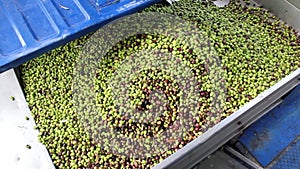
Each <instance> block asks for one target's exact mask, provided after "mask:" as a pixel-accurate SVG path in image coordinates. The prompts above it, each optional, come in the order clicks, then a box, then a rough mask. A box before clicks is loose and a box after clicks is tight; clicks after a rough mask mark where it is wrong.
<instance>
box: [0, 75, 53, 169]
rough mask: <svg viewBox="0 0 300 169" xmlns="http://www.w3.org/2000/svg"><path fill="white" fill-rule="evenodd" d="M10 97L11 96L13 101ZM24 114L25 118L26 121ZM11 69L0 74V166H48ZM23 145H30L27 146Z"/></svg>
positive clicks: (38, 168) (50, 165)
mask: <svg viewBox="0 0 300 169" xmlns="http://www.w3.org/2000/svg"><path fill="white" fill-rule="evenodd" d="M11 97H14V98H15V100H14V101H13V100H12V99H11ZM26 116H27V117H29V120H26ZM34 126H35V123H34V120H33V118H32V116H31V113H30V110H29V108H28V106H27V103H26V101H25V98H24V95H23V93H22V90H21V87H20V85H19V82H18V80H17V78H16V75H15V73H14V71H13V70H8V71H6V72H4V73H1V74H0V134H1V137H0V168H1V169H52V168H54V166H53V163H52V161H51V158H50V156H49V154H48V151H47V150H46V148H45V146H44V145H42V144H41V143H39V142H38V131H37V130H34ZM26 145H30V146H31V149H28V148H27V147H26Z"/></svg>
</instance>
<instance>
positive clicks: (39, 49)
mask: <svg viewBox="0 0 300 169" xmlns="http://www.w3.org/2000/svg"><path fill="white" fill-rule="evenodd" d="M158 1H159V0H0V23H1V24H0V39H1V40H0V73H1V72H3V71H5V70H8V69H10V68H13V67H17V66H19V65H20V64H22V63H24V62H26V61H28V60H30V59H32V58H34V57H36V56H39V55H40V54H43V53H45V52H47V51H49V50H51V49H53V48H56V47H58V46H60V45H62V44H64V43H66V42H68V41H70V40H73V39H75V38H78V37H79V36H81V35H84V34H86V33H89V32H91V31H93V30H96V29H98V28H99V27H100V26H102V25H104V24H106V23H108V22H109V21H111V20H113V19H116V18H118V17H121V16H124V15H128V14H130V13H133V12H136V11H138V10H140V9H142V8H145V7H147V6H149V5H151V4H153V3H156V2H158Z"/></svg>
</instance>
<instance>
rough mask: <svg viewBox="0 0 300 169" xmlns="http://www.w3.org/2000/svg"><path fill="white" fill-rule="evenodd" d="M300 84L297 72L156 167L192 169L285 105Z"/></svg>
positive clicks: (299, 72)
mask: <svg viewBox="0 0 300 169" xmlns="http://www.w3.org/2000/svg"><path fill="white" fill-rule="evenodd" d="M299 83H300V69H297V70H296V71H294V72H293V73H291V74H290V75H288V76H287V77H285V78H284V79H282V80H281V81H279V82H278V83H276V84H275V85H274V86H272V87H271V88H269V89H268V90H266V91H264V92H263V93H262V94H260V95H259V96H258V97H256V98H255V99H253V100H252V101H250V102H249V103H248V104H246V105H245V106H243V107H242V108H241V109H239V110H238V111H237V112H235V113H233V114H232V115H230V116H229V117H227V118H226V119H224V120H223V121H221V122H220V123H219V124H217V125H215V126H214V127H213V128H211V129H209V130H208V131H207V132H205V133H204V134H202V135H201V136H200V137H198V138H197V139H195V140H194V141H192V142H190V143H189V144H187V145H186V146H184V147H183V148H182V149H180V150H178V151H177V152H176V153H174V154H172V155H171V156H169V157H168V158H166V159H165V160H164V161H162V162H161V163H159V164H158V165H156V166H154V168H155V169H163V168H168V169H169V168H170V169H173V168H174V169H182V168H185V169H188V168H192V167H193V166H195V165H196V164H197V163H199V162H200V161H202V160H203V159H204V158H205V157H207V156H209V155H210V154H212V153H213V152H215V151H216V150H217V149H219V148H220V147H221V146H223V145H224V144H225V143H227V142H228V141H229V140H231V139H232V138H233V137H235V136H237V135H238V134H240V133H241V132H242V131H243V130H245V129H246V128H247V127H248V126H250V125H251V124H252V123H254V122H255V121H256V120H257V119H259V118H260V117H262V116H263V115H265V114H266V113H267V112H269V111H270V110H271V109H273V108H274V107H275V106H276V105H278V104H279V103H280V102H282V99H281V98H282V97H283V96H284V95H285V94H286V93H288V92H289V91H290V90H292V89H293V88H294V87H296V86H297V85H299Z"/></svg>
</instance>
